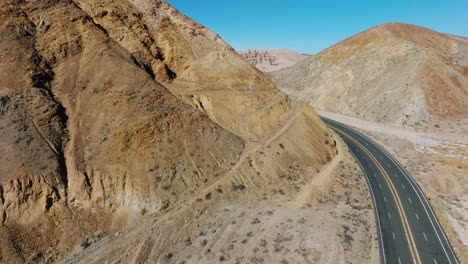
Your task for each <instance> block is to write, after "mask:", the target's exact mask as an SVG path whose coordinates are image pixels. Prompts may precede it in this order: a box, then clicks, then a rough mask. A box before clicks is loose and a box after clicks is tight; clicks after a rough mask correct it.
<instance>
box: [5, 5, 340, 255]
mask: <svg viewBox="0 0 468 264" xmlns="http://www.w3.org/2000/svg"><path fill="white" fill-rule="evenodd" d="M0 10H1V12H0V36H1V38H0V50H1V52H0V68H1V69H2V70H1V71H0V132H1V138H0V146H1V147H2V155H1V156H0V163H1V164H2V166H1V167H0V222H1V227H0V243H1V244H2V247H1V248H0V262H5V263H24V262H27V263H54V262H58V261H60V260H62V259H64V258H65V257H66V256H68V255H69V254H71V252H76V251H77V250H78V251H80V249H82V248H86V247H87V246H88V244H89V243H91V242H89V241H94V240H95V239H100V238H102V237H104V236H107V235H108V234H110V233H113V232H116V231H122V230H127V229H128V228H135V227H136V226H138V225H137V224H136V223H138V221H141V219H142V218H144V217H146V216H148V215H149V216H150V218H149V219H154V221H155V222H156V221H159V222H158V223H161V224H162V225H164V220H163V219H164V217H166V218H170V219H176V221H178V222H180V223H183V224H185V225H186V226H185V227H184V228H191V227H193V226H196V225H197V222H196V221H198V220H194V219H189V220H187V221H185V215H191V214H192V213H193V211H192V210H195V209H194V208H198V209H200V208H201V206H211V204H212V203H214V202H215V201H213V200H211V198H210V199H208V198H206V197H213V198H216V200H218V199H219V200H226V201H228V203H233V204H235V206H237V207H239V208H243V206H244V204H243V203H242V202H239V201H241V200H244V201H245V200H249V199H259V198H260V197H262V195H264V194H265V193H267V192H268V193H272V192H273V190H275V192H274V196H275V197H276V198H275V199H279V200H282V199H289V198H291V197H294V195H295V194H296V193H298V192H299V190H300V188H301V184H302V183H306V182H308V181H310V180H311V178H312V177H313V175H315V174H316V173H317V169H319V168H321V167H322V166H324V165H325V164H326V163H327V162H329V161H330V160H331V159H332V158H333V157H334V156H335V155H336V152H337V151H336V148H335V145H334V144H333V142H334V139H333V137H332V135H331V134H330V133H329V132H328V130H327V129H326V128H325V126H324V124H323V123H322V122H321V121H320V120H319V118H318V116H317V115H316V114H315V112H314V111H313V109H311V108H310V107H308V106H304V105H303V104H296V103H293V102H291V100H289V98H288V97H287V96H286V95H284V94H283V93H281V92H280V91H278V90H277V89H276V88H275V86H274V85H273V84H272V82H271V81H270V80H269V79H268V77H265V76H264V75H263V74H262V73H261V72H260V71H258V70H257V69H255V68H254V67H253V66H251V65H249V64H248V63H246V62H245V61H244V60H243V59H242V58H241V57H240V56H239V55H238V54H236V53H235V51H234V50H233V49H232V48H231V47H230V46H229V45H227V44H226V43H225V42H224V41H222V40H221V39H220V38H219V36H217V34H215V33H214V32H212V31H210V30H208V29H206V28H204V27H203V26H201V25H199V24H198V23H196V22H194V21H192V20H190V19H189V18H188V17H186V16H185V15H183V14H180V13H179V12H178V11H177V10H175V9H174V8H173V7H171V6H170V5H168V4H167V3H166V2H164V1H123V0H120V1H59V0H56V1H54V0H50V1H4V2H2V3H1V4H0ZM291 168H295V169H297V170H298V171H299V172H298V173H295V176H294V180H291V181H288V180H284V177H280V176H282V175H285V173H288V172H289V171H290V170H292V169H291ZM296 174H297V175H296ZM278 189H281V192H289V193H288V194H287V195H284V194H282V195H278V191H277V190H278ZM220 190H221V191H220ZM200 197H203V198H205V199H202V202H200V201H199V199H201V198H200ZM194 203H197V205H196V206H194V205H193V204H194ZM198 209H197V210H198ZM151 217H152V218H151ZM161 221H162V222H161ZM226 221H227V220H226ZM203 224H206V223H203ZM149 226H150V225H148V228H149ZM140 228H146V226H140ZM144 230H146V231H148V230H150V229H144ZM181 230H183V229H181ZM96 231H99V232H97V233H96ZM165 231H167V232H169V231H170V230H165ZM143 232H145V231H143ZM171 239H172V240H171V241H172V242H170V243H169V242H168V244H167V245H171V243H176V242H177V238H171ZM135 243H137V242H135ZM80 245H81V248H80ZM77 248H78V249H77Z"/></svg>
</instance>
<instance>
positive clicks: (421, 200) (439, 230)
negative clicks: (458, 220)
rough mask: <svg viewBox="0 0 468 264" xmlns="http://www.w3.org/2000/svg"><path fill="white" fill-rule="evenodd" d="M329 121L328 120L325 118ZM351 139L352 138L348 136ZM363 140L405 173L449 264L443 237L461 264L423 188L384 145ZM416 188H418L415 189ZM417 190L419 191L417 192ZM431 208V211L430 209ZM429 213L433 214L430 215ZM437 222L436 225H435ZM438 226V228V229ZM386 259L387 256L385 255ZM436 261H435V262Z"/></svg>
mask: <svg viewBox="0 0 468 264" xmlns="http://www.w3.org/2000/svg"><path fill="white" fill-rule="evenodd" d="M325 119H327V118H325ZM327 120H328V123H329V125H330V126H332V128H335V129H336V130H339V131H340V132H341V133H343V134H345V135H347V134H346V133H344V132H343V131H341V130H340V129H339V128H338V127H343V129H350V128H347V127H346V126H344V125H341V124H340V123H337V122H335V121H333V120H331V119H327ZM350 131H351V132H352V131H353V130H352V129H350ZM348 137H350V136H348ZM362 138H364V140H366V141H369V142H371V144H372V145H373V146H375V147H376V148H377V149H379V150H380V151H381V152H383V153H384V154H385V156H387V157H388V158H389V159H390V160H392V161H393V163H395V164H396V165H397V168H398V169H399V170H400V172H401V173H403V176H404V178H405V179H406V180H407V181H408V183H409V184H410V185H411V187H412V188H413V190H414V192H415V193H416V195H417V197H418V199H419V201H420V202H421V204H422V205H423V208H424V211H425V212H426V214H427V217H428V218H429V221H430V223H431V225H432V228H433V229H434V232H435V233H436V236H437V239H438V240H439V243H440V245H441V247H442V249H443V250H444V253H445V256H446V257H447V260H448V262H449V264H452V261H451V259H450V257H449V255H448V253H447V250H446V248H445V245H444V243H442V239H441V237H442V238H443V239H444V241H445V243H447V245H448V248H449V251H450V252H451V255H452V256H453V258H454V260H455V263H460V262H459V261H458V259H457V257H456V255H455V253H454V251H453V248H452V247H451V246H450V242H449V241H448V238H447V235H446V234H445V233H444V230H443V229H442V226H441V225H440V223H439V222H438V221H437V217H436V215H435V213H434V211H433V210H432V208H431V207H430V205H429V204H428V203H427V201H426V198H425V196H424V193H423V191H422V190H421V188H420V187H419V186H418V185H417V183H416V182H415V181H414V179H413V178H412V177H411V176H410V175H409V173H408V171H407V170H406V169H404V168H403V167H402V165H401V164H400V163H399V161H397V160H396V159H395V158H394V157H393V156H392V155H391V154H390V153H389V152H388V151H387V150H386V149H385V148H384V147H383V144H377V143H375V142H374V141H372V140H371V139H368V138H367V137H364V136H362ZM354 141H356V140H354ZM415 186H416V187H415ZM416 189H417V190H416ZM428 208H429V209H428ZM429 212H430V213H431V214H429ZM432 218H434V219H435V220H434V221H433V220H432ZM434 222H435V224H434ZM436 226H437V228H438V229H437V228H436ZM439 232H440V233H441V235H439ZM384 257H385V255H384ZM434 261H435V260H434Z"/></svg>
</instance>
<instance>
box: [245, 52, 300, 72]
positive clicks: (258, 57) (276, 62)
mask: <svg viewBox="0 0 468 264" xmlns="http://www.w3.org/2000/svg"><path fill="white" fill-rule="evenodd" d="M239 54H240V55H241V56H242V57H243V58H244V59H245V60H247V61H248V62H249V63H251V64H253V65H255V67H257V68H258V69H260V70H261V71H263V72H272V71H277V70H280V69H284V68H287V67H291V66H293V65H294V64H296V63H298V62H299V61H302V60H305V59H307V58H308V57H309V56H307V55H303V54H299V53H297V52H295V51H292V50H288V49H272V50H265V49H258V50H246V51H242V52H240V53H239Z"/></svg>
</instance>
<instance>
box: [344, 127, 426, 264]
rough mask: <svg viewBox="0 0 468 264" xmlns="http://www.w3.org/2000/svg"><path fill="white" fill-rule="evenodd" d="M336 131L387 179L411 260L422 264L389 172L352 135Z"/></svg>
mask: <svg viewBox="0 0 468 264" xmlns="http://www.w3.org/2000/svg"><path fill="white" fill-rule="evenodd" d="M335 129H336V130H337V131H339V132H341V134H343V135H344V136H346V137H348V138H349V139H350V140H351V141H353V142H354V144H356V146H358V147H359V148H360V149H361V150H362V151H364V153H366V154H367V156H368V157H369V158H370V159H371V160H372V161H373V162H374V164H375V165H376V166H377V168H378V169H379V171H380V172H381V174H382V175H383V176H384V179H385V181H386V182H387V185H388V186H389V188H390V192H391V194H392V196H393V198H394V200H395V201H396V205H397V210H398V212H399V215H400V219H401V222H402V224H403V229H404V233H405V236H406V240H407V242H408V245H409V249H410V253H411V258H412V259H413V262H414V263H421V258H420V256H419V252H418V250H417V247H416V243H415V242H414V238H413V234H412V231H411V227H410V225H409V222H408V219H407V218H406V213H405V211H404V209H403V208H404V207H403V205H402V203H401V200H400V197H399V195H398V192H397V191H396V188H395V186H394V185H393V182H392V181H391V179H390V177H389V176H388V174H387V172H386V171H385V170H384V168H383V167H382V165H381V164H380V163H379V162H378V161H377V159H376V158H375V157H374V155H372V153H370V152H369V151H368V150H367V149H366V148H365V147H364V146H363V145H362V144H361V143H360V142H359V141H357V140H356V139H354V138H353V137H351V136H350V135H348V134H347V133H345V132H344V131H342V130H341V129H339V128H336V127H335ZM387 165H388V164H387Z"/></svg>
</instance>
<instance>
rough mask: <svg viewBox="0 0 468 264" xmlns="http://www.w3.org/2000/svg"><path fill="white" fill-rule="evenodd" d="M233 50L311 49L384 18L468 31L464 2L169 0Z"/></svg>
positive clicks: (454, 31) (317, 49)
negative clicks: (218, 36) (213, 32)
mask: <svg viewBox="0 0 468 264" xmlns="http://www.w3.org/2000/svg"><path fill="white" fill-rule="evenodd" d="M167 1H168V3H170V4H171V5H173V6H174V7H175V8H177V9H178V10H179V11H181V12H182V13H184V14H186V15H187V16H189V17H191V18H192V19H194V20H196V21H197V22H199V23H201V24H203V25H204V26H206V27H208V28H210V29H211V30H213V31H215V32H216V33H218V34H219V35H220V36H221V37H222V38H223V39H224V40H225V41H226V42H228V43H229V44H230V45H231V46H232V47H233V48H234V49H236V50H237V51H243V50H246V49H260V48H264V49H291V50H294V51H296V52H299V53H306V54H315V53H317V52H320V51H321V50H323V49H325V48H327V47H329V46H332V45H333V44H335V43H337V42H339V41H341V40H343V39H346V38H348V37H350V36H352V35H355V34H357V33H359V32H361V31H364V30H366V29H368V28H370V27H373V26H377V25H380V24H384V23H387V22H402V23H409V24H415V25H418V26H423V27H427V28H430V29H433V30H436V31H438V32H442V33H448V34H453V35H459V36H463V37H467V36H468V15H467V14H468V1H460V0H453V1H434V0H430V1H422V0H413V1H411V0H409V1H403V0H395V1H327V0H296V1H294V2H293V3H287V2H286V1H279V0H270V1H265V0H257V1H245V0H239V1H219V0H217V1H215V0H204V1H193V0H167Z"/></svg>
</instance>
